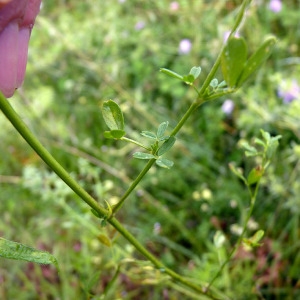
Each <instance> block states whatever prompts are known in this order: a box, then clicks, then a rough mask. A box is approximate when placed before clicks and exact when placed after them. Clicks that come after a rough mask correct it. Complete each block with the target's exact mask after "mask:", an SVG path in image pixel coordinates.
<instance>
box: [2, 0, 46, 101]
mask: <svg viewBox="0 0 300 300" xmlns="http://www.w3.org/2000/svg"><path fill="white" fill-rule="evenodd" d="M40 5H41V0H0V91H1V92H2V93H3V94H4V95H5V97H11V96H12V95H13V94H14V91H15V89H16V88H18V87H20V86H21V85H22V83H23V80H24V76H25V70H26V64H27V54H28V43H29V39H30V34H31V30H32V27H33V24H34V21H35V18H36V16H37V14H38V12H39V10H40Z"/></svg>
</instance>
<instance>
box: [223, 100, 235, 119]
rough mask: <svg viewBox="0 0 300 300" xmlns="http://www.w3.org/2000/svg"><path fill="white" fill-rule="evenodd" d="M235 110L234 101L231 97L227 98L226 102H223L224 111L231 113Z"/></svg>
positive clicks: (227, 113)
mask: <svg viewBox="0 0 300 300" xmlns="http://www.w3.org/2000/svg"><path fill="white" fill-rule="evenodd" d="M233 110H234V102H233V101H232V100H230V99H227V100H225V101H224V103H223V104H222V111H223V112H224V113H225V114H226V115H231V114H232V112H233Z"/></svg>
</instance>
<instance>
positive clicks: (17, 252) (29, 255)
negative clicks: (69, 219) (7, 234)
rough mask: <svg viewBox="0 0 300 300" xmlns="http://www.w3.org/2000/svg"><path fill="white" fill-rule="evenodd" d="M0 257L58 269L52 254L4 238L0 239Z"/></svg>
mask: <svg viewBox="0 0 300 300" xmlns="http://www.w3.org/2000/svg"><path fill="white" fill-rule="evenodd" d="M0 256H1V257H4V258H8V259H16V260H24V261H29V262H34V263H38V264H44V265H49V264H53V265H54V266H55V267H56V268H57V269H58V263H57V260H56V258H55V257H54V256H53V255H52V254H50V253H48V252H46V251H40V250H37V249H34V248H31V247H28V246H25V245H23V244H20V243H17V242H13V241H9V240H6V239H4V238H0Z"/></svg>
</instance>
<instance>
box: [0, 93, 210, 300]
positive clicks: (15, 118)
mask: <svg viewBox="0 0 300 300" xmlns="http://www.w3.org/2000/svg"><path fill="white" fill-rule="evenodd" d="M0 108H1V110H2V112H3V113H4V115H5V116H6V117H7V118H8V120H9V121H10V122H11V123H12V125H13V126H14V127H15V129H16V130H17V131H18V132H19V133H20V134H21V136H22V137H23V138H24V139H25V141H26V142H27V143H28V144H29V145H30V146H31V147H32V148H33V150H34V151H36V153H37V154H38V155H39V156H40V157H41V159H42V160H43V161H44V162H45V163H46V164H47V165H48V166H49V167H50V168H51V169H52V170H53V171H54V172H55V173H56V174H57V175H58V176H59V177H60V178H61V179H62V180H63V181H64V182H65V183H66V184H67V185H68V186H69V187H70V188H71V189H72V190H73V191H74V192H75V193H76V194H77V195H78V196H79V197H80V198H82V199H83V200H84V201H85V202H86V203H87V204H88V205H89V206H90V207H91V208H93V209H94V210H95V211H97V212H98V213H99V214H100V215H104V216H105V215H106V214H107V210H106V209H104V208H103V207H101V206H99V205H98V203H97V202H96V200H95V199H93V198H92V197H91V196H90V195H89V194H88V193H87V192H86V191H85V190H84V189H82V188H81V187H80V186H79V185H78V183H77V182H76V181H75V180H74V179H73V178H72V177H71V176H70V175H69V173H68V172H67V171H66V170H65V169H64V168H63V167H62V166H61V165H60V164H59V163H58V162H57V161H56V160H55V158H54V157H53V156H52V155H51V154H50V153H49V152H48V151H47V150H46V149H45V148H44V146H43V145H42V144H41V143H40V142H39V141H38V140H37V138H36V137H35V136H34V135H33V134H32V133H31V131H30V130H29V128H28V127H27V126H26V124H25V123H24V122H23V121H22V119H21V118H20V116H19V115H18V114H17V113H16V112H15V111H14V109H13V108H12V107H11V105H10V104H9V102H8V101H7V99H6V98H5V97H4V96H3V95H2V94H1V93H0ZM154 161H155V160H150V161H149V163H148V168H149V169H150V167H151V165H152V164H153V163H154ZM144 171H145V172H144V173H147V170H146V169H145V170H144ZM140 175H141V174H140ZM141 177H143V176H142V175H141ZM136 184H137V183H136ZM107 221H108V222H109V223H110V224H111V225H112V226H113V227H114V228H115V229H116V230H117V231H118V232H119V233H120V234H121V235H123V236H124V238H125V239H126V240H127V241H128V242H130V243H131V244H132V245H133V246H134V247H135V248H136V249H137V250H138V251H139V252H140V253H141V254H142V255H143V256H145V257H146V258H147V259H148V260H149V261H151V262H152V263H153V265H154V266H156V267H157V268H159V269H161V270H162V271H163V272H165V273H166V274H168V275H169V276H170V277H171V278H172V279H173V280H174V281H175V282H180V283H181V284H182V285H184V286H186V287H189V288H190V289H192V290H194V291H196V292H198V293H201V294H203V293H204V292H203V290H202V288H201V286H198V285H196V284H194V283H193V282H191V281H189V280H188V279H186V278H184V277H182V276H180V275H179V274H177V273H176V272H174V271H172V270H171V269H168V268H166V267H165V266H164V264H163V263H161V262H160V261H159V260H158V259H157V258H156V257H155V256H153V255H152V254H151V253H150V252H149V251H148V250H147V249H146V248H145V247H144V246H143V245H142V244H141V243H140V242H139V241H138V240H137V239H136V238H135V237H134V236H133V235H132V234H131V233H130V232H129V231H128V230H126V229H125V228H124V227H123V226H122V225H121V224H120V223H119V221H118V220H117V219H116V218H115V217H111V218H108V220H107ZM210 297H211V299H215V298H214V297H213V296H210Z"/></svg>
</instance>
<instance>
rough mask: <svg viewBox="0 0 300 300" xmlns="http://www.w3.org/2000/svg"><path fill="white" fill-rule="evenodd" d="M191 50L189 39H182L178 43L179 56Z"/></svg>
mask: <svg viewBox="0 0 300 300" xmlns="http://www.w3.org/2000/svg"><path fill="white" fill-rule="evenodd" d="M191 50H192V42H191V41H190V40H189V39H183V40H181V41H180V43H179V49H178V52H179V54H188V53H190V51H191Z"/></svg>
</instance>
